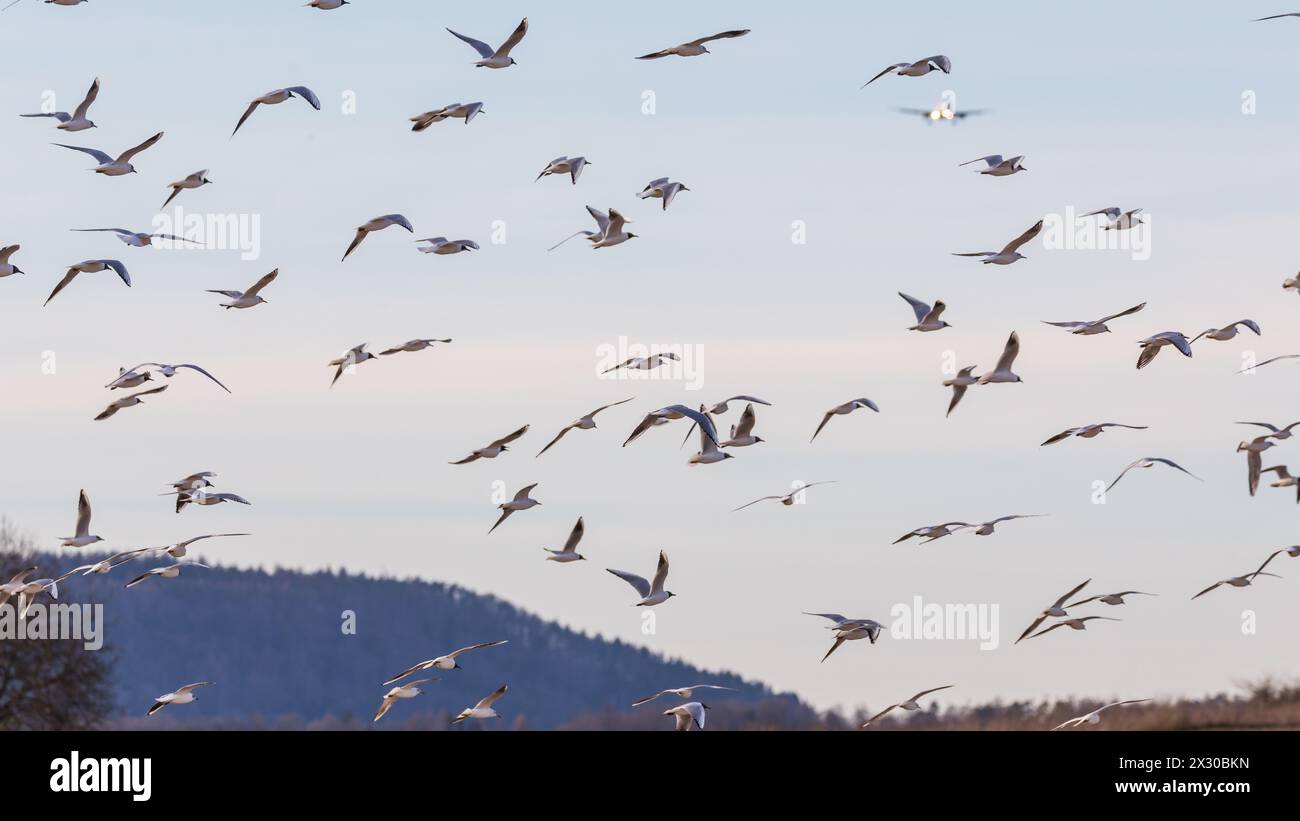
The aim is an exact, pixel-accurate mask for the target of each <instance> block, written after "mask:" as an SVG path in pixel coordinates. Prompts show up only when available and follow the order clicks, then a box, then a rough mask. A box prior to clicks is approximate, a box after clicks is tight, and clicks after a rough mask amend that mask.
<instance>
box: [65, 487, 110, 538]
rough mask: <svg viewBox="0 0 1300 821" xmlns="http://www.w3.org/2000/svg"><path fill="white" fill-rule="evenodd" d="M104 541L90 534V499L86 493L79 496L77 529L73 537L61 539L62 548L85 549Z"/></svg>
mask: <svg viewBox="0 0 1300 821" xmlns="http://www.w3.org/2000/svg"><path fill="white" fill-rule="evenodd" d="M102 541H104V540H103V539H101V538H100V537H98V536H96V535H94V534H92V533H91V532H90V499H89V498H88V497H87V496H86V491H84V490H83V491H81V494H80V495H79V496H77V528H76V530H75V531H74V535H72V536H62V537H60V545H61V546H62V547H85V546H86V545H89V544H94V543H95V542H102Z"/></svg>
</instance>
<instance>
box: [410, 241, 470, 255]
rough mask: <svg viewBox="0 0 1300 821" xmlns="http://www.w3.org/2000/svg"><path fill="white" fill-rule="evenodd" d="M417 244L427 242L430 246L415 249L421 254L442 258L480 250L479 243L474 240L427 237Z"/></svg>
mask: <svg viewBox="0 0 1300 821" xmlns="http://www.w3.org/2000/svg"><path fill="white" fill-rule="evenodd" d="M416 242H427V243H429V244H428V245H421V246H420V247H419V248H417V249H415V250H417V251H419V252H420V253H421V254H437V255H438V256H440V257H445V256H449V255H451V254H459V253H463V252H465V251H477V250H479V247H478V243H477V242H475V241H474V240H472V239H450V240H449V239H447V238H446V237H426V238H425V239H417V240H416Z"/></svg>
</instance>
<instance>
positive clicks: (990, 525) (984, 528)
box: [936, 513, 1047, 538]
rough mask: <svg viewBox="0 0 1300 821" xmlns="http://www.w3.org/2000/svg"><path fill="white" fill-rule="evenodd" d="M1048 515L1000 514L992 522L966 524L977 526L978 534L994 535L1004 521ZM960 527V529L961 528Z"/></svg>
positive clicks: (976, 532) (976, 531) (976, 533)
mask: <svg viewBox="0 0 1300 821" xmlns="http://www.w3.org/2000/svg"><path fill="white" fill-rule="evenodd" d="M1046 515H1047V514H1046V513H1015V514H1012V515H1010V516H999V517H998V518H996V519H994V520H993V521H991V522H983V523H981V524H971V525H966V527H973V528H975V535H976V536H992V535H993V531H994V529H995V528H996V527H997V526H998V525H999V524H1001V523H1002V522H1009V521H1011V520H1012V519H1036V518H1038V517H1040V516H1046ZM958 529H959V530H960V529H961V528H958ZM936 538H937V537H936Z"/></svg>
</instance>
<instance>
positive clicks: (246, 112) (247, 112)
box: [230, 100, 262, 137]
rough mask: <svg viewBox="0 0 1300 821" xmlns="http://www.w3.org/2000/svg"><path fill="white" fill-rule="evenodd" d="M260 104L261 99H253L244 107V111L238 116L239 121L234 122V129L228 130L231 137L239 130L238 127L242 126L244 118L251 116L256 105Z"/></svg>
mask: <svg viewBox="0 0 1300 821" xmlns="http://www.w3.org/2000/svg"><path fill="white" fill-rule="evenodd" d="M261 104H262V101H261V100H254V101H253V102H251V103H249V104H248V108H246V109H244V113H243V115H242V116H241V117H240V118H239V122H237V123H235V130H234V131H232V132H230V136H232V137H233V136H235V134H237V133H238V132H239V128H240V126H242V125H243V124H244V121H245V120H247V119H248V118H249V117H251V116H253V112H254V111H256V110H257V107H258V106H259V105H261Z"/></svg>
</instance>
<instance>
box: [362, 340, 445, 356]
mask: <svg viewBox="0 0 1300 821" xmlns="http://www.w3.org/2000/svg"><path fill="white" fill-rule="evenodd" d="M438 342H442V343H444V344H446V343H450V342H451V340H450V339H412V340H411V341H409V342H403V343H402V344H401V345H398V346H397V347H395V348H389V349H388V350H384V351H380V352H379V355H380V356H392V355H393V354H395V353H417V352H419V351H422V350H424V349H425V348H432V347H433V346H434V344H435V343H438Z"/></svg>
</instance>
